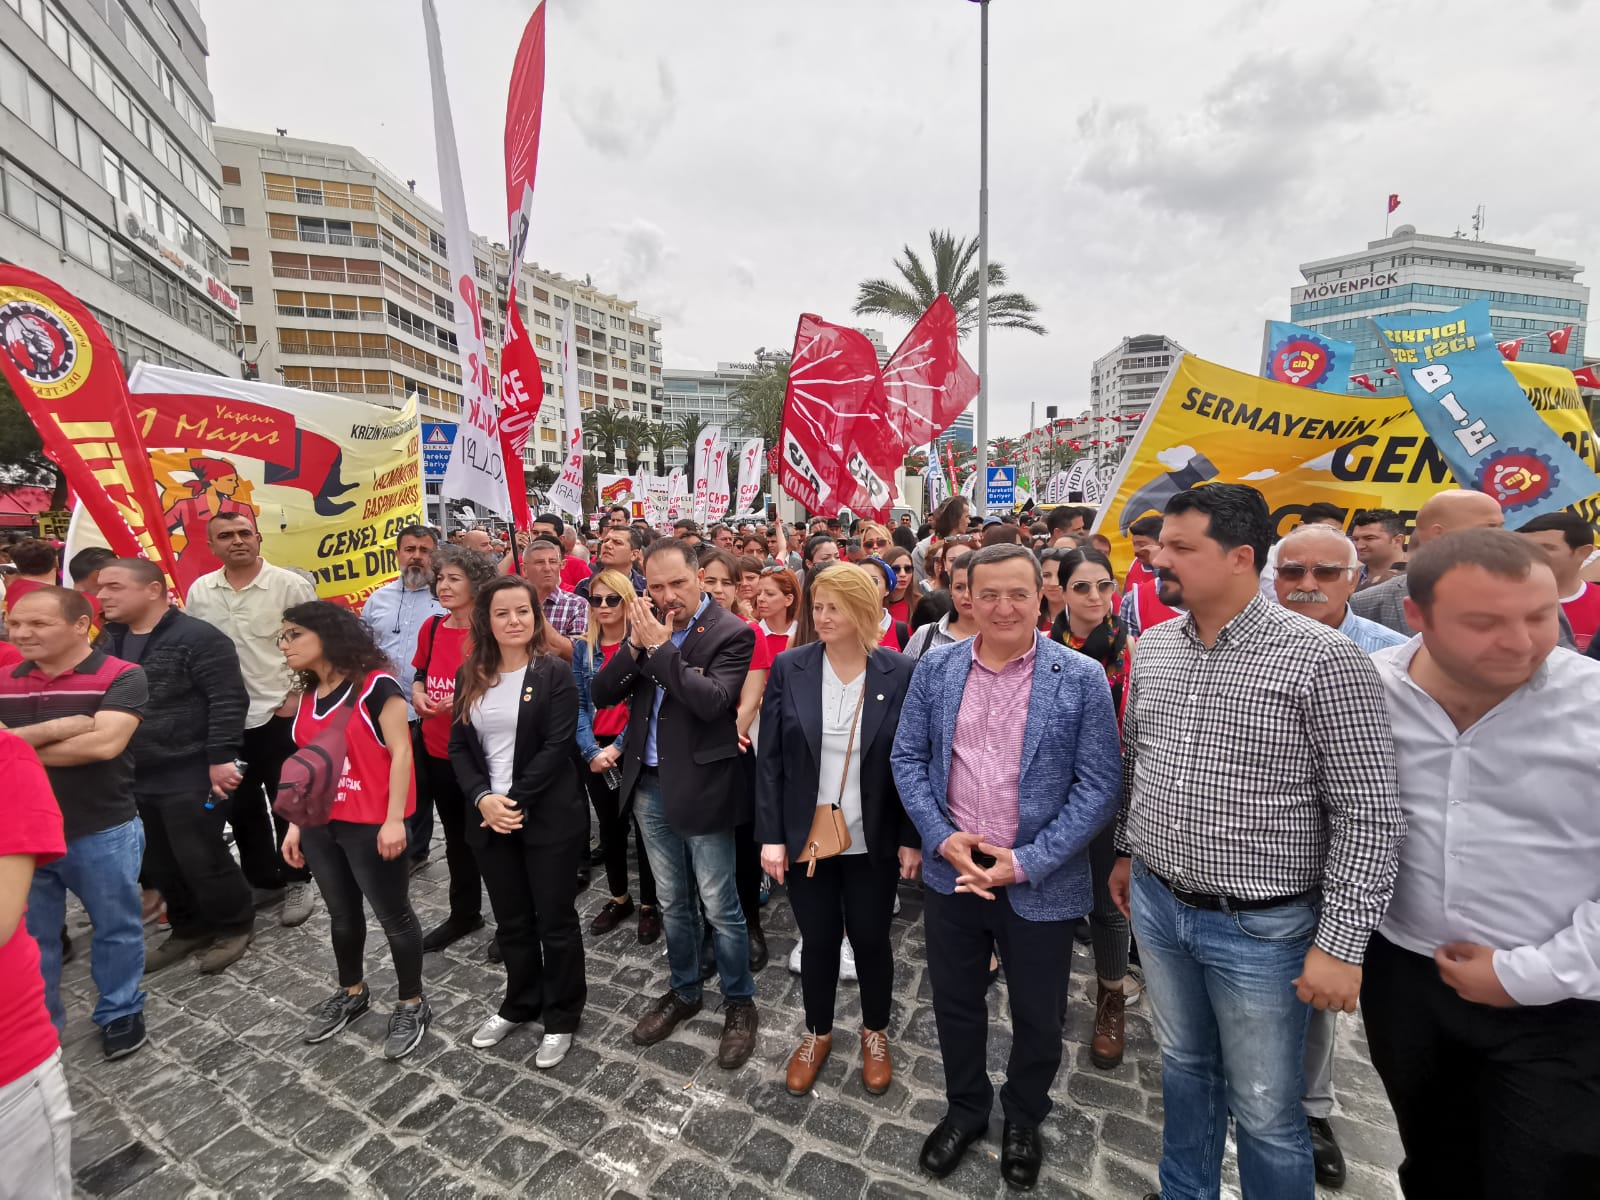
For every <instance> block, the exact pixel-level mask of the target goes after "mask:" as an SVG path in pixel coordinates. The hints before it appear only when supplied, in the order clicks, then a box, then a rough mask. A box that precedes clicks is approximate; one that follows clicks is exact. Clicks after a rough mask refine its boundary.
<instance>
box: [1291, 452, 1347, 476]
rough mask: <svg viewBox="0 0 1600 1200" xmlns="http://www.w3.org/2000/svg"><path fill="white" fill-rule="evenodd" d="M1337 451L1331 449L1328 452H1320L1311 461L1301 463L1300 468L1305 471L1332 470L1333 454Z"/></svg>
mask: <svg viewBox="0 0 1600 1200" xmlns="http://www.w3.org/2000/svg"><path fill="white" fill-rule="evenodd" d="M1337 453H1338V451H1337V450H1329V451H1328V452H1327V453H1326V454H1319V455H1318V456H1317V457H1316V458H1313V459H1312V460H1311V461H1310V462H1304V463H1301V464H1300V468H1301V470H1305V471H1331V470H1332V469H1333V456H1334V455H1335V454H1337Z"/></svg>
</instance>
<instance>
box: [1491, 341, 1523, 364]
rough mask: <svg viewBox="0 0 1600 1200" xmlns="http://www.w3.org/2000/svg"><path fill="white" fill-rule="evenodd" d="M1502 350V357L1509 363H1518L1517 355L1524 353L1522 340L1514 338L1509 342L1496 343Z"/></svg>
mask: <svg viewBox="0 0 1600 1200" xmlns="http://www.w3.org/2000/svg"><path fill="white" fill-rule="evenodd" d="M1495 345H1496V346H1498V347H1499V348H1500V357H1501V358H1503V359H1505V360H1506V361H1507V362H1516V361H1517V355H1519V354H1521V353H1522V339H1521V338H1512V339H1511V340H1510V341H1509V342H1496V343H1495Z"/></svg>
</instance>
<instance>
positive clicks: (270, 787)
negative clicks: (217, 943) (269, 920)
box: [228, 717, 311, 889]
mask: <svg viewBox="0 0 1600 1200" xmlns="http://www.w3.org/2000/svg"><path fill="white" fill-rule="evenodd" d="M293 725H294V721H293V719H292V718H290V717H272V718H270V719H269V720H268V721H267V722H266V724H264V725H257V726H256V727H255V728H254V729H246V730H245V731H244V749H243V751H242V755H243V758H244V761H245V763H246V764H247V765H246V768H245V773H244V782H242V783H241V784H239V786H238V787H237V788H236V789H234V793H233V804H232V810H231V812H230V813H229V815H228V824H229V825H231V826H232V827H233V844H234V845H235V846H237V847H238V848H239V865H240V866H241V867H243V868H244V875H245V878H246V879H248V880H249V881H250V885H251V886H252V887H258V888H267V889H271V888H280V887H282V886H283V885H284V884H286V883H308V882H310V880H311V875H310V873H309V872H307V871H305V870H303V869H300V868H296V867H291V866H290V865H289V864H288V863H286V862H284V861H283V855H282V854H281V853H280V852H279V849H280V847H282V845H283V836H284V834H286V833H288V832H289V823H288V822H287V821H285V820H284V819H283V818H282V817H280V816H278V814H277V813H275V812H273V811H272V798H273V797H274V796H275V795H276V794H277V791H278V772H279V771H281V770H282V769H283V762H284V759H286V758H288V757H289V756H290V755H291V754H293V753H294V751H295V745H294V734H293V733H292V732H291V731H292V729H293Z"/></svg>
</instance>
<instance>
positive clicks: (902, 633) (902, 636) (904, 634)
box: [894, 621, 911, 650]
mask: <svg viewBox="0 0 1600 1200" xmlns="http://www.w3.org/2000/svg"><path fill="white" fill-rule="evenodd" d="M894 640H895V641H897V642H899V643H900V649H901V650H904V649H905V648H906V644H907V643H908V642H910V640H911V626H910V625H908V624H906V623H905V622H904V621H896V622H895V623H894Z"/></svg>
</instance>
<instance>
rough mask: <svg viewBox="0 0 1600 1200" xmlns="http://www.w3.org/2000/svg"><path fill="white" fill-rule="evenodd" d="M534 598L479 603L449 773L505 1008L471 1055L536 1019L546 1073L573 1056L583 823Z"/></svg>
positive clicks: (569, 724)
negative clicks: (490, 929) (462, 805)
mask: <svg viewBox="0 0 1600 1200" xmlns="http://www.w3.org/2000/svg"><path fill="white" fill-rule="evenodd" d="M544 637H545V621H544V614H543V612H542V610H541V609H540V606H539V597H538V595H537V594H536V593H535V592H534V590H533V586H532V585H531V584H529V583H528V582H527V581H526V580H524V579H521V578H519V577H516V576H509V577H503V578H500V579H497V580H495V581H494V582H493V583H491V584H489V585H488V586H487V587H485V588H484V589H483V590H482V591H480V592H479V593H478V599H477V602H476V603H475V604H474V605H473V610H472V654H471V656H470V657H469V658H468V659H467V661H466V662H465V663H463V664H462V666H461V672H460V674H459V675H458V676H457V678H456V694H455V719H454V722H453V724H452V725H451V727H450V763H451V765H452V766H453V767H454V768H455V772H456V777H457V779H458V780H459V781H460V783H461V791H462V793H463V794H464V795H465V796H466V798H467V800H468V802H469V803H470V804H471V805H472V806H473V807H474V808H476V809H477V817H476V818H475V819H474V818H473V817H471V816H470V815H469V817H468V820H467V829H466V836H467V843H468V845H470V846H472V848H473V849H474V851H476V853H477V856H478V866H479V869H480V870H481V871H482V873H483V882H484V883H485V884H486V885H487V886H488V889H489V903H490V904H491V905H493V906H494V917H495V921H496V922H497V924H498V927H499V929H498V937H499V940H500V953H501V956H502V958H503V959H504V961H505V968H506V998H505V1002H504V1003H503V1004H501V1005H500V1010H499V1012H497V1013H496V1014H495V1015H493V1016H491V1017H490V1018H489V1019H488V1020H486V1021H485V1022H484V1023H483V1025H482V1026H480V1027H479V1029H478V1031H477V1033H476V1034H474V1035H473V1037H472V1044H473V1045H474V1046H476V1047H477V1048H479V1049H486V1048H487V1047H489V1046H493V1045H495V1044H496V1043H497V1042H499V1041H500V1040H501V1039H502V1038H504V1037H505V1036H506V1035H507V1034H508V1033H510V1032H511V1031H512V1030H514V1029H515V1028H517V1026H519V1025H522V1024H524V1023H525V1022H528V1021H535V1020H539V1019H541V1018H542V1019H543V1021H544V1040H543V1041H542V1042H541V1043H540V1045H539V1051H538V1054H537V1055H536V1057H535V1059H534V1065H535V1066H538V1067H553V1066H555V1065H556V1064H557V1063H558V1062H560V1061H561V1060H562V1059H563V1058H564V1057H565V1056H566V1053H567V1051H568V1050H569V1049H571V1047H572V1035H573V1033H574V1032H575V1031H576V1030H577V1028H578V1020H579V1018H580V1017H581V1016H582V1014H583V1005H584V1000H585V999H586V997H587V995H588V985H587V983H586V982H585V979H584V970H583V935H582V933H581V931H580V930H579V927H578V909H577V903H576V901H577V895H576V889H574V887H573V886H572V880H573V878H574V876H575V875H576V874H577V870H578V861H579V857H580V855H582V854H584V853H586V852H587V849H588V845H587V843H588V840H589V813H588V808H587V807H586V806H585V804H584V800H583V793H582V791H581V790H580V788H579V786H578V777H577V775H576V774H575V773H574V771H573V769H572V758H573V755H574V754H575V753H576V752H577V748H576V741H575V736H574V735H575V734H576V732H577V728H578V688H577V685H576V684H575V683H574V682H573V678H572V671H571V669H570V668H568V666H567V664H566V663H565V662H563V661H561V660H560V659H559V658H555V657H553V656H551V655H548V654H545V653H544V650H543V647H544Z"/></svg>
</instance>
